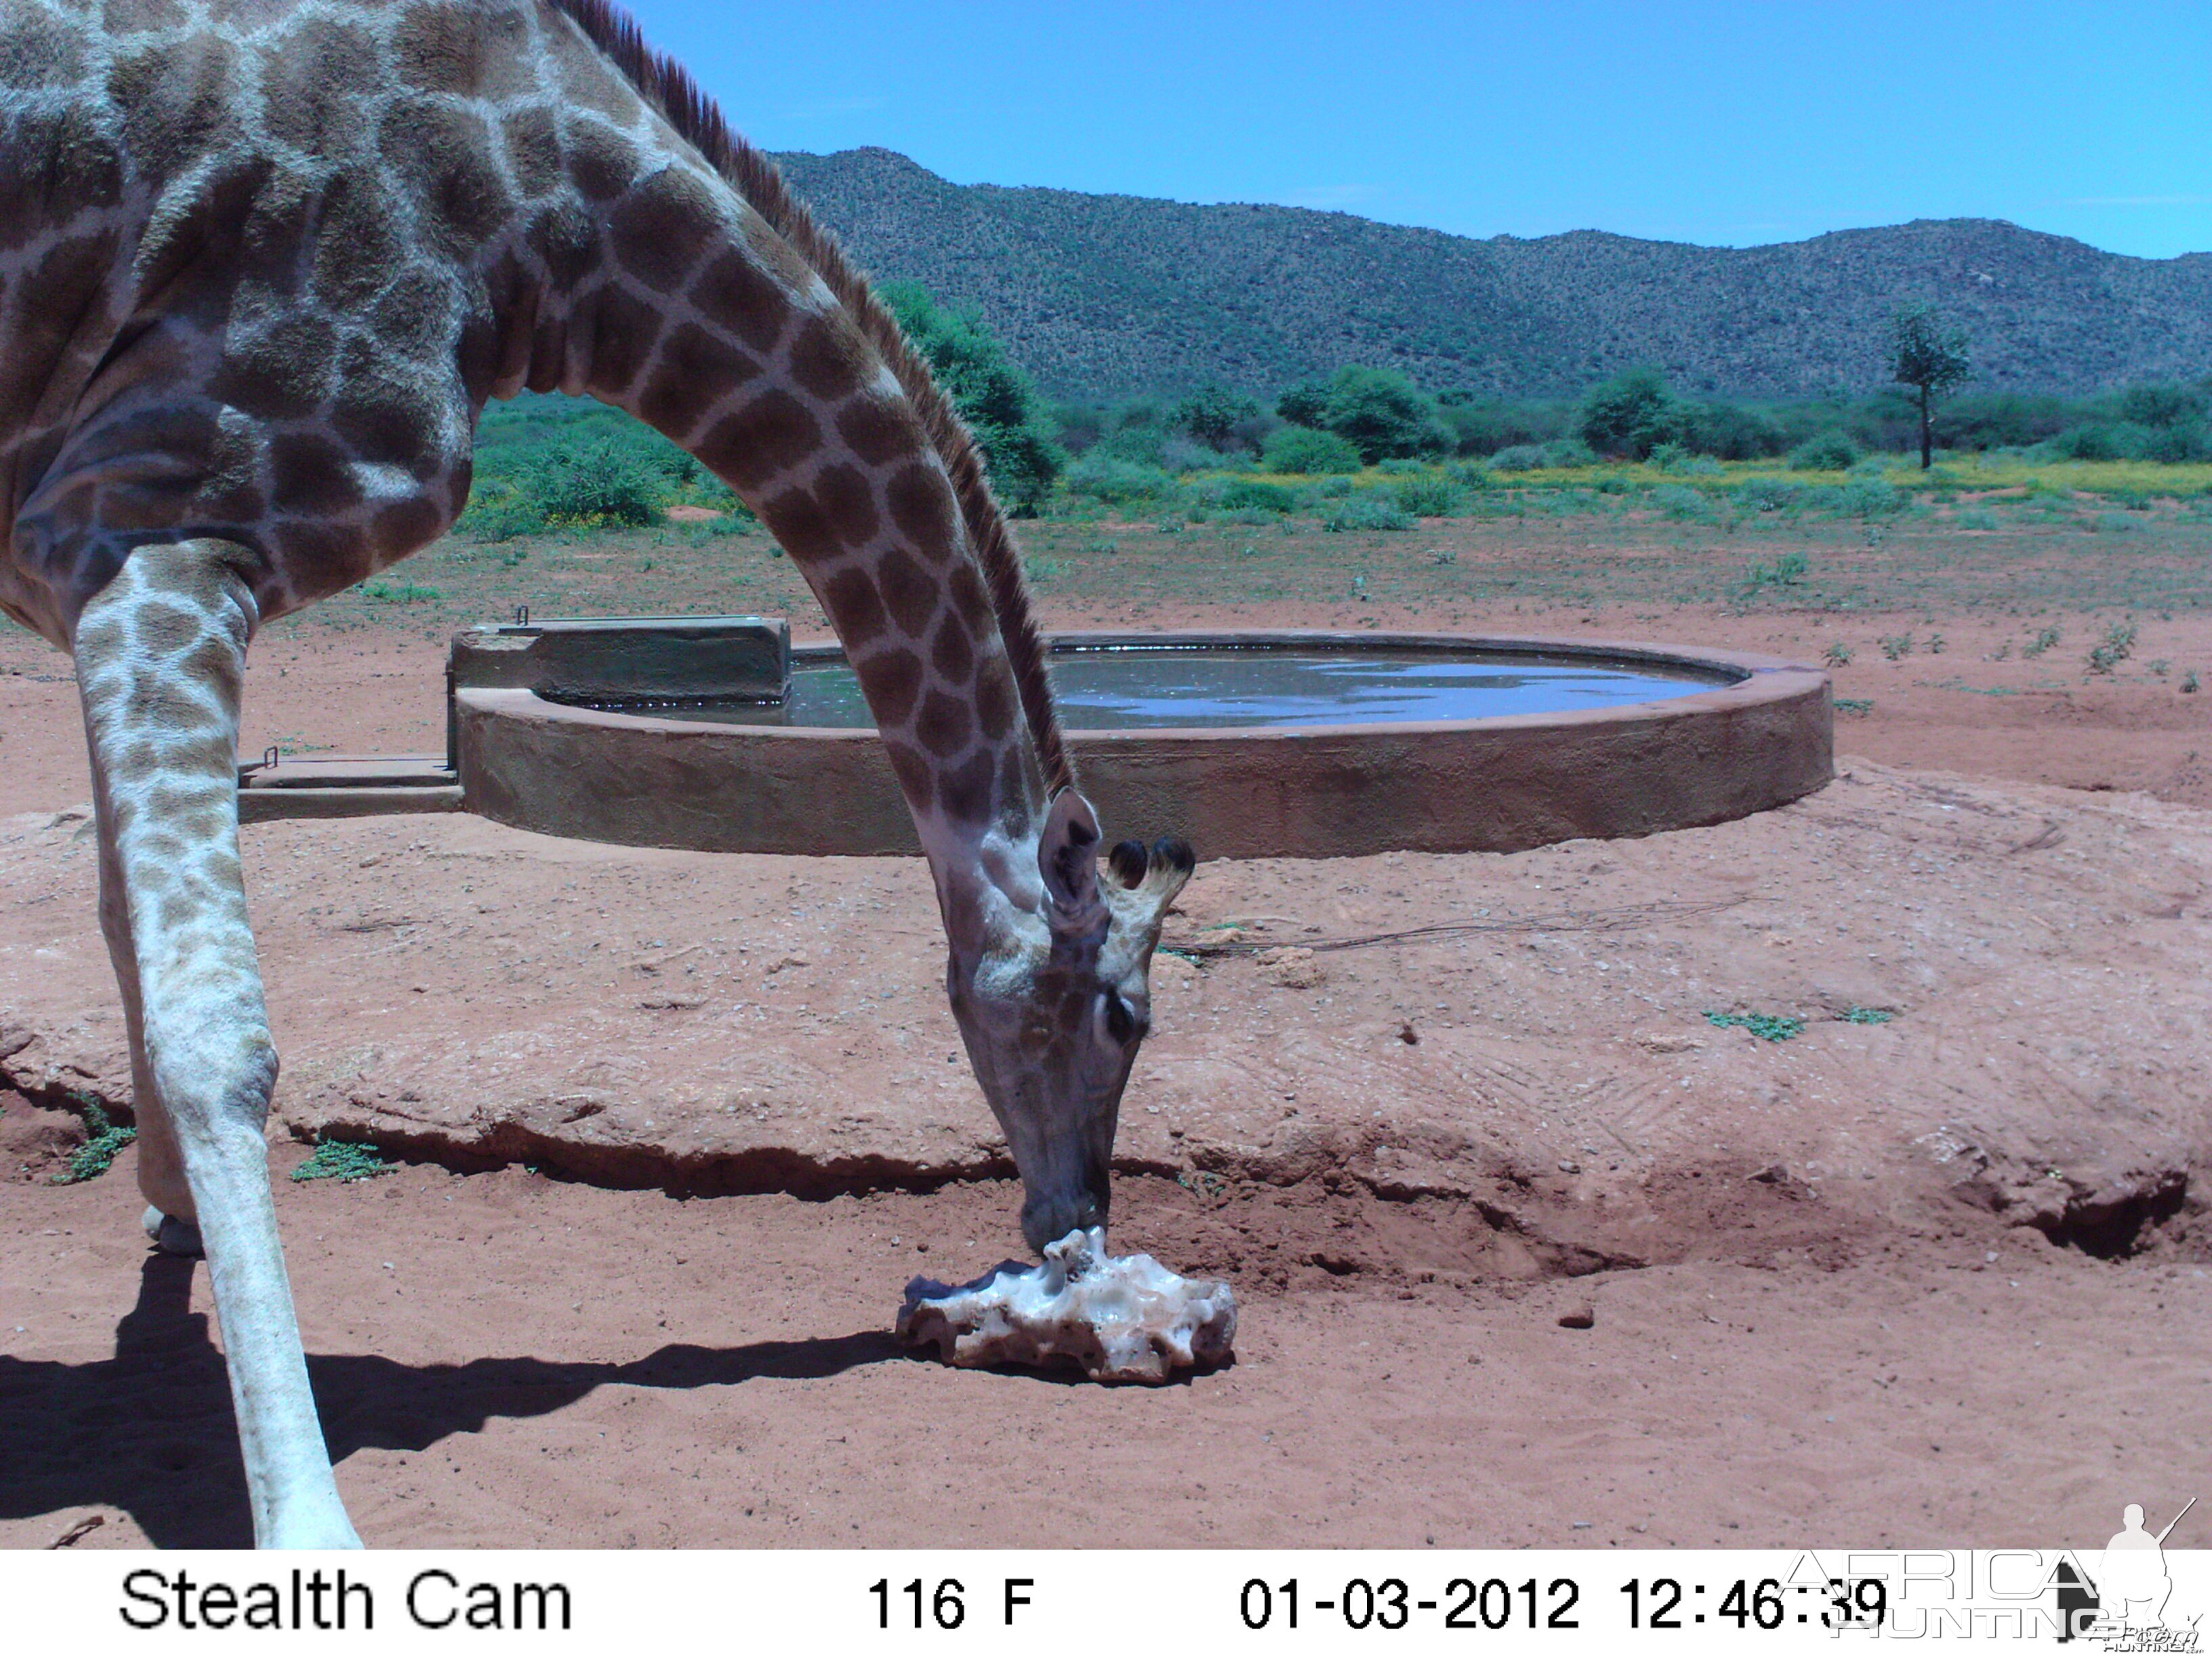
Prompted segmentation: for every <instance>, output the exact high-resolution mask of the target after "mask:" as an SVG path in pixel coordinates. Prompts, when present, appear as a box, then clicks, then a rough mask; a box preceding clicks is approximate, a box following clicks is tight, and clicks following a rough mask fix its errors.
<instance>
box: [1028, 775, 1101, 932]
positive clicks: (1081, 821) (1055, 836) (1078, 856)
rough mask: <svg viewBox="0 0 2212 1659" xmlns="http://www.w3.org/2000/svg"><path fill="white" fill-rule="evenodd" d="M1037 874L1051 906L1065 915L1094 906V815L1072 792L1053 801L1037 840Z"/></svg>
mask: <svg viewBox="0 0 2212 1659" xmlns="http://www.w3.org/2000/svg"><path fill="white" fill-rule="evenodd" d="M1037 872H1038V873H1039V874H1040V875H1042V877H1043V878H1044V890H1045V891H1046V892H1048V893H1049V894H1050V895H1051V896H1052V902H1053V903H1054V905H1055V906H1056V907H1057V908H1060V910H1062V911H1064V912H1066V913H1067V914H1068V915H1077V914H1079V913H1080V912H1083V911H1086V910H1088V909H1090V908H1091V906H1093V905H1094V904H1096V903H1097V902H1098V815H1097V813H1096V812H1094V811H1091V803H1090V802H1089V801H1087V800H1085V799H1083V797H1082V796H1080V795H1079V794H1077V793H1075V791H1073V789H1063V790H1061V791H1060V793H1058V794H1057V795H1055V796H1054V797H1053V800H1052V808H1051V810H1050V811H1048V812H1047V813H1046V814H1045V819H1044V834H1043V835H1042V836H1040V837H1038V840H1037Z"/></svg>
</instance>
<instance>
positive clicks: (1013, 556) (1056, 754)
mask: <svg viewBox="0 0 2212 1659" xmlns="http://www.w3.org/2000/svg"><path fill="white" fill-rule="evenodd" d="M544 3H546V4H547V5H549V6H550V7H551V8H552V9H554V10H555V11H556V12H558V13H560V14H561V15H563V16H565V17H567V18H568V20H569V21H571V22H573V23H574V24H575V25H576V27H578V28H580V29H581V30H582V31H583V33H584V35H585V37H586V39H587V40H589V41H590V42H591V43H592V46H594V47H596V48H597V49H598V51H599V53H600V54H601V55H602V56H603V57H605V58H606V59H607V61H608V62H609V63H610V64H612V65H613V66H614V68H615V69H616V70H617V72H619V73H620V74H621V75H622V76H623V78H624V79H625V80H627V81H628V82H629V84H630V86H631V87H632V88H634V89H635V91H636V92H637V94H638V95H639V96H640V97H641V98H643V99H644V100H646V102H647V104H649V105H651V106H653V109H654V110H656V111H657V112H659V114H660V116H661V117H662V118H663V119H665V121H667V123H668V124H669V125H670V126H671V127H673V128H674V129H675V131H676V132H677V135H678V137H681V138H683V139H684V141H685V142H686V143H689V144H690V145H691V146H692V147H693V148H694V149H696V150H697V151H698V152H699V153H700V155H702V156H704V157H705V158H706V160H707V162H708V165H709V166H711V167H714V169H715V171H716V172H718V173H720V174H721V176H722V178H723V179H724V180H725V181H726V182H727V183H728V184H729V185H731V187H732V189H734V190H735V191H737V192H738V195H739V196H741V197H744V200H745V203H746V204H747V205H748V206H750V208H751V209H752V210H753V211H754V212H756V213H757V214H759V215H760V216H761V217H762V218H763V220H765V221H766V222H768V224H769V228H772V229H773V230H774V231H775V233H776V234H778V235H779V236H781V237H782V238H783V239H784V240H785V241H787V242H788V243H789V244H790V245H791V246H792V247H793V249H794V250H796V251H797V252H798V254H799V258H802V259H804V260H805V262H806V263H807V264H809V265H810V266H811V267H812V268H813V270H814V271H815V273H816V274H817V276H820V277H821V278H822V281H823V283H824V284H825V285H826V286H827V287H828V288H829V291H830V293H832V294H834V295H836V297H837V302H838V303H839V304H840V305H841V306H842V307H844V308H845V310H846V312H847V313H848V314H849V315H850V316H851V317H852V318H853V319H854V322H855V323H856V324H858V325H859V326H860V331H861V332H862V333H863V334H864V335H865V336H866V338H867V340H868V343H870V344H871V345H872V346H873V347H874V348H875V349H876V350H877V352H878V354H880V355H881V356H882V357H883V359H884V362H885V363H886V364H887V365H889V367H890V371H891V373H892V374H894V375H896V377H897V379H898V383H899V386H900V388H901V389H902V391H904V392H905V393H906V396H907V400H908V402H909V403H910V404H913V405H914V408H915V412H916V413H918V414H919V415H920V416H921V422H922V428H923V430H924V431H925V432H926V433H927V435H928V438H929V441H930V443H931V445H932V447H934V448H935V450H936V451H937V453H938V455H939V458H940V459H942V460H943V461H944V463H945V471H946V472H947V473H948V474H949V475H950V476H951V480H952V489H953V493H954V495H955V496H956V497H957V500H958V501H959V504H960V516H961V520H962V521H963V523H964V524H965V526H966V527H967V531H968V538H969V543H970V544H971V545H972V546H973V548H974V550H975V559H976V562H977V564H978V565H979V566H980V567H981V569H982V573H983V581H984V586H985V587H986V589H987V591H988V592H989V594H990V598H991V609H992V611H993V612H994V615H995V616H996V617H997V618H998V623H999V634H1000V638H1001V639H1002V640H1003V641H1005V644H1006V661H1007V664H1008V665H1009V666H1010V667H1011V668H1012V671H1013V677H1014V685H1015V689H1016V690H1017V691H1018V693H1019V694H1020V696H1021V701H1022V711H1023V713H1024V715H1025V716H1026V718H1027V720H1028V722H1029V728H1030V741H1031V742H1032V743H1034V744H1035V745H1036V751H1037V760H1038V763H1039V764H1040V766H1041V767H1042V770H1043V773H1044V778H1045V787H1046V792H1047V793H1048V794H1051V793H1057V792H1058V791H1060V790H1061V789H1066V788H1072V787H1074V783H1075V769H1074V766H1073V763H1072V762H1071V760H1070V759H1069V757H1068V753H1067V745H1066V742H1065V741H1064V740H1063V738H1061V735H1060V717H1059V714H1058V713H1057V712H1056V711H1055V709H1054V705H1053V696H1052V682H1051V678H1050V676H1049V674H1048V672H1047V670H1046V667H1045V649H1044V641H1043V639H1042V635H1040V634H1039V633H1038V631H1037V623H1036V607H1035V605H1034V604H1033V603H1032V602H1031V600H1030V586H1029V578H1028V576H1027V575H1026V574H1024V571H1023V568H1022V556H1021V550H1020V549H1019V548H1018V547H1017V546H1016V545H1015V544H1014V536H1013V532H1012V529H1011V528H1010V527H1009V526H1008V525H1007V523H1006V513H1004V512H1003V511H1002V510H1001V509H1000V506H999V503H998V501H997V498H996V497H994V495H992V494H991V485H990V480H989V477H987V474H986V473H985V471H984V468H983V458H982V455H981V453H980V452H979V451H978V449H977V448H976V445H975V435H973V434H972V433H970V432H969V430H968V426H967V423H966V422H964V421H963V420H962V419H961V418H960V416H959V414H958V413H957V411H956V410H954V409H953V407H952V404H951V400H950V399H949V398H946V397H945V392H944V390H943V389H942V388H941V387H940V386H939V385H938V384H937V381H936V379H935V377H934V376H933V375H932V374H930V372H929V366H928V364H927V363H926V362H923V361H922V359H921V354H920V353H918V352H916V351H915V349H914V347H913V345H912V344H911V343H909V342H908V339H907V337H906V334H905V331H903V330H902V329H901V328H900V327H899V325H898V321H897V319H896V318H894V317H893V316H892V315H891V314H890V312H889V311H888V310H887V309H885V307H884V303H883V301H880V300H878V298H877V297H876V295H875V291H874V290H873V289H871V288H870V287H869V286H868V281H867V278H866V277H865V276H862V275H861V274H860V271H859V270H856V269H855V268H854V265H853V263H852V261H851V260H849V259H848V258H846V256H845V251H844V250H843V249H842V247H840V246H838V245H837V240H836V237H834V236H832V235H831V234H829V232H828V231H826V230H824V229H823V228H822V227H821V226H819V225H817V223H816V222H814V217H813V216H812V215H811V214H810V213H809V212H808V211H807V210H806V209H805V207H804V206H803V205H802V204H800V203H799V200H798V198H797V197H794V196H793V195H792V193H791V190H790V187H789V186H788V185H786V184H785V183H784V180H783V174H782V173H781V171H780V170H779V169H778V168H777V167H776V165H775V162H774V161H770V160H769V158H768V156H767V155H765V154H763V152H762V151H761V150H760V149H757V148H756V147H755V146H754V145H753V144H752V143H749V142H748V141H747V140H746V139H744V137H741V136H740V135H739V134H738V132H737V131H735V130H734V129H733V128H732V126H731V125H730V124H729V122H728V120H727V119H726V118H725V117H724V116H723V114H722V112H721V110H720V107H719V106H717V105H716V104H715V102H714V100H713V99H712V98H710V97H708V95H707V94H706V93H705V92H703V91H702V90H701V88H700V86H699V83H698V82H696V80H694V79H693V78H692V76H691V72H690V70H687V69H686V68H684V65H683V64H679V63H678V62H677V61H676V59H674V58H671V57H669V56H668V55H667V54H666V53H665V52H656V51H654V50H653V47H652V46H649V45H647V42H646V39H645V33H644V31H643V30H642V29H641V28H640V27H638V23H637V20H636V19H635V18H634V17H632V16H631V15H629V13H628V12H627V11H625V10H623V9H622V8H621V7H620V6H618V5H617V4H615V3H614V0H544Z"/></svg>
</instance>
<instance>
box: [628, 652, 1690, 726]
mask: <svg viewBox="0 0 2212 1659" xmlns="http://www.w3.org/2000/svg"><path fill="white" fill-rule="evenodd" d="M1052 682H1053V689H1054V691H1055V693H1057V695H1058V698H1059V702H1060V720H1061V722H1062V724H1064V725H1066V726H1069V727H1071V728H1074V729H1079V730H1085V731H1100V730H1113V729H1118V728H1122V727H1128V726H1342V725H1349V724H1352V723H1354V722H1359V721H1370V720H1374V721H1387V720H1481V719H1484V718H1486V717H1488V716H1491V715H1497V714H1559V713H1563V712H1565V711H1566V710H1569V709H1576V708H1612V707H1613V706H1615V705H1617V704H1620V703H1630V702H1653V701H1655V700H1656V699H1658V698H1661V697H1679V696H1686V695H1688V694H1689V693H1691V692H1693V691H1705V690H1711V689H1712V688H1713V687H1714V686H1716V685H1721V684H1727V683H1728V681H1727V679H1726V678H1724V677H1723V676H1720V675H1717V674H1704V675H1701V674H1699V671H1696V670H1695V669H1691V668H1686V667H1685V668H1674V667H1672V666H1668V667H1665V668H1662V667H1659V666H1656V665H1651V664H1648V663H1607V662H1603V661H1595V660H1591V659H1587V658H1584V659H1565V658H1544V657H1538V656H1516V655H1506V654H1503V653H1500V654H1496V655H1489V656H1480V655H1476V654H1474V653H1466V654H1462V655H1449V656H1447V655H1442V654H1439V653H1436V652H1415V651H1372V652H1369V651H1359V652H1314V651H1282V650H1250V649H1246V650H1203V649H1200V650H1187V649H1170V648H1139V649H1115V650H1090V651H1062V652H1056V653H1054V656H1053V659H1052ZM592 706H593V707H595V708H612V709H618V710H620V711H622V712H623V713H628V714H652V715H654V716H656V717H657V718H659V719H663V720H704V721H708V722H712V723H714V724H719V725H737V726H872V725H873V724H874V723H875V722H874V721H873V720H872V719H870V717H869V714H868V708H867V705H866V703H865V702H862V701H861V700H860V684H859V682H858V681H857V680H856V679H855V678H854V674H853V671H852V669H851V668H849V667H848V666H847V665H845V664H844V663H843V662H842V661H840V662H800V663H795V664H793V667H792V675H791V697H790V700H789V701H788V702H782V703H696V702H695V703H690V704H684V705H673V704H668V703H656V702H618V703H595V704H593V705H592Z"/></svg>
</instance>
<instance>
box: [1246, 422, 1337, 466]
mask: <svg viewBox="0 0 2212 1659" xmlns="http://www.w3.org/2000/svg"><path fill="white" fill-rule="evenodd" d="M1260 454H1261V460H1262V462H1263V463H1264V464H1265V465H1266V466H1267V471H1270V472H1308V473H1314V472H1357V471H1359V466H1360V460H1359V452H1358V450H1357V449H1354V448H1353V447H1352V445H1351V444H1350V443H1348V442H1347V441H1345V440H1344V439H1342V438H1340V437H1339V436H1338V435H1336V434H1335V433H1334V432H1319V431H1316V430H1315V429H1314V428H1311V427H1307V426H1284V427H1278V428H1275V430H1274V431H1273V432H1270V433H1269V434H1268V435H1267V442H1266V443H1265V444H1264V445H1263V446H1261V452H1260Z"/></svg>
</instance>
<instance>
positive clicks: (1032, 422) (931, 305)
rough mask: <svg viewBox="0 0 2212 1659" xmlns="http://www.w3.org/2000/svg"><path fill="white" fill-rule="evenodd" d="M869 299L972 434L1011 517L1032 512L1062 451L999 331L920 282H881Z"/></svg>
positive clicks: (1048, 488) (1061, 458)
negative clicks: (892, 321)
mask: <svg viewBox="0 0 2212 1659" xmlns="http://www.w3.org/2000/svg"><path fill="white" fill-rule="evenodd" d="M876 297H877V298H878V299H879V300H881V301H883V302H884V307H885V308H886V309H888V310H889V311H890V313H891V315H892V316H894V317H896V319H898V325H899V326H900V327H901V328H902V329H903V330H904V331H906V337H907V338H908V340H909V341H911V342H912V343H913V344H914V347H915V350H917V351H919V352H921V355H922V357H923V358H924V360H925V361H927V363H928V364H929V368H930V372H931V373H932V374H934V375H935V376H936V377H937V383H938V385H939V386H943V387H944V388H945V396H946V397H948V398H951V400H952V407H953V408H954V409H956V410H958V411H959V413H960V418H961V419H962V420H963V421H965V422H967V423H968V429H969V431H970V432H972V433H974V434H975V443H976V446H977V447H979V448H980V449H981V450H982V452H983V465H984V466H985V467H986V469H987V471H989V473H990V475H991V488H992V489H993V490H994V491H995V492H996V493H997V495H998V496H999V498H1000V500H1001V501H1005V502H1006V504H1007V505H1008V506H1009V507H1012V509H1013V510H1014V512H1015V513H1016V514H1017V515H1018V516H1023V517H1028V516H1033V515H1034V514H1035V513H1036V510H1037V508H1038V507H1040V506H1042V504H1043V501H1044V498H1045V496H1046V495H1048V494H1049V493H1050V491H1051V489H1052V481H1053V480H1054V478H1055V477H1058V476H1059V474H1060V466H1061V465H1062V463H1063V461H1064V460H1065V457H1064V456H1063V455H1062V454H1061V453H1060V446H1059V445H1058V444H1056V443H1054V441H1052V435H1051V434H1050V433H1049V432H1048V431H1047V430H1046V429H1045V422H1044V417H1043V416H1042V412H1041V411H1040V410H1038V409H1037V407H1036V394H1035V393H1034V392H1031V391H1030V383H1029V380H1027V378H1026V377H1025V376H1024V374H1022V372H1021V370H1019V369H1018V368H1015V367H1014V365H1013V364H1012V362H1009V361H1008V360H1007V357H1006V348H1005V347H1004V346H1002V345H1000V343H999V338H998V336H996V335H994V334H993V333H992V332H991V331H990V330H989V329H987V328H986V327H985V326H984V325H983V319H981V317H980V316H977V315H976V314H975V313H972V312H953V311H948V310H946V309H945V307H943V306H941V305H939V303H938V302H937V300H936V298H935V296H934V295H932V294H931V293H930V292H929V290H928V289H925V288H923V287H922V286H921V283H882V284H881V285H879V286H878V288H877V289H876Z"/></svg>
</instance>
